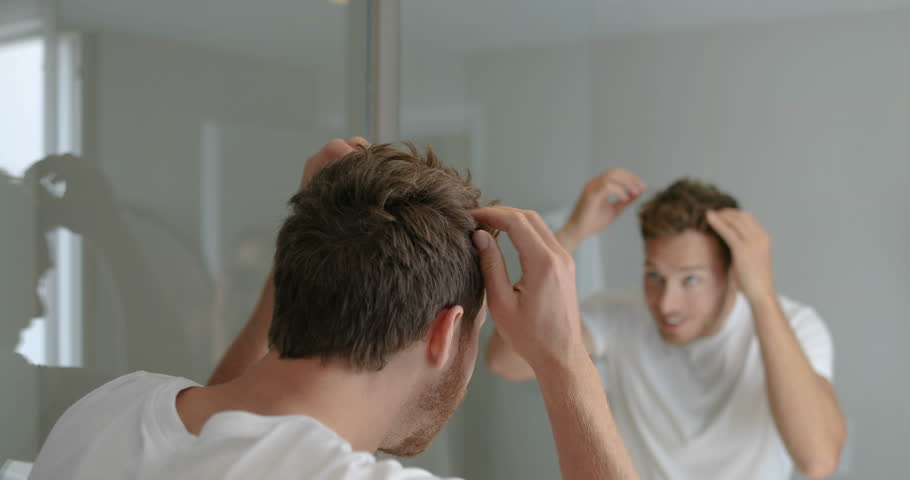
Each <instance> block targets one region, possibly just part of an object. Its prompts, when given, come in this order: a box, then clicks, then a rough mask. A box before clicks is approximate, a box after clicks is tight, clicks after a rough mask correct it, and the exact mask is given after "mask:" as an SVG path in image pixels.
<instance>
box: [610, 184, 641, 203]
mask: <svg viewBox="0 0 910 480" xmlns="http://www.w3.org/2000/svg"><path fill="white" fill-rule="evenodd" d="M604 189H605V190H606V192H607V194H608V195H607V197H608V198H609V197H610V195H612V196H613V198H614V199H616V201H613V202H611V203H617V202H629V201H631V200H634V199H635V197H636V196H637V195H636V194H635V192H634V191H632V190H631V189H630V187H628V186H626V185H622V184H620V183H618V182H615V181H612V180H608V181H607V185H606V186H605V187H604Z"/></svg>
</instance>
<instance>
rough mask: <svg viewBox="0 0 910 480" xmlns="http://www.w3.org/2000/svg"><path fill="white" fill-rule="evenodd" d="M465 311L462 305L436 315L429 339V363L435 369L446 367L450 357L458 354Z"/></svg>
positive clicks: (443, 310)
mask: <svg viewBox="0 0 910 480" xmlns="http://www.w3.org/2000/svg"><path fill="white" fill-rule="evenodd" d="M463 316H464V309H463V308H461V305H455V306H454V307H449V308H444V309H442V310H440V311H439V313H437V314H436V318H435V319H433V323H432V324H431V325H430V331H429V333H428V337H427V352H426V354H427V356H426V358H427V362H429V363H430V365H431V366H432V367H433V368H438V369H441V368H443V367H445V366H446V364H447V363H448V361H449V357H451V356H454V355H455V354H456V352H458V344H459V342H460V341H461V320H462V317H463Z"/></svg>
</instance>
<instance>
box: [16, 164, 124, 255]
mask: <svg viewBox="0 0 910 480" xmlns="http://www.w3.org/2000/svg"><path fill="white" fill-rule="evenodd" d="M25 178H27V179H29V180H30V181H32V182H35V183H36V184H37V183H41V182H49V183H52V184H54V183H58V182H63V183H65V184H66V188H65V192H64V193H63V195H62V196H59V197H58V196H56V195H54V194H52V193H51V192H50V191H48V189H47V188H45V186H43V185H42V186H41V187H40V188H37V198H38V207H39V208H38V219H39V223H40V225H41V228H42V229H43V230H44V231H50V230H51V229H53V228H55V227H58V226H61V227H66V228H68V229H70V230H72V231H73V232H76V233H78V234H80V235H85V236H87V237H90V238H93V239H96V240H100V239H102V238H103V236H104V235H109V234H110V231H111V229H113V228H116V227H122V225H120V224H122V223H123V222H122V221H121V220H120V217H119V215H118V210H117V202H116V199H115V197H114V191H113V188H112V186H111V182H110V180H108V178H107V176H105V174H104V172H102V171H101V169H100V168H98V165H96V164H95V163H94V162H92V161H90V160H87V159H85V158H82V157H77V156H75V155H70V154H66V155H50V156H48V157H45V158H43V159H41V160H40V161H38V162H36V163H35V164H34V165H32V166H31V167H29V169H28V170H27V171H26V173H25Z"/></svg>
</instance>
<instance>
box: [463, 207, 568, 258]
mask: <svg viewBox="0 0 910 480" xmlns="http://www.w3.org/2000/svg"><path fill="white" fill-rule="evenodd" d="M471 214H472V215H473V216H474V218H475V219H477V221H478V222H480V223H482V224H484V225H489V226H491V227H493V228H496V229H499V230H501V231H503V232H506V233H507V234H508V235H509V239H511V240H512V244H513V245H515V249H516V250H518V259H519V260H520V262H521V269H522V271H523V272H524V273H527V272H528V271H529V270H531V269H533V266H534V265H535V263H536V262H537V261H539V260H541V259H543V258H546V257H547V256H549V255H551V248H550V247H549V245H547V243H546V242H544V240H543V239H542V238H541V237H540V234H539V233H538V232H537V229H536V228H534V226H533V225H532V224H531V222H530V220H528V218H527V216H526V215H525V214H524V213H523V212H522V211H521V210H518V209H517V208H511V207H501V206H496V207H481V208H476V209H473V210H471Z"/></svg>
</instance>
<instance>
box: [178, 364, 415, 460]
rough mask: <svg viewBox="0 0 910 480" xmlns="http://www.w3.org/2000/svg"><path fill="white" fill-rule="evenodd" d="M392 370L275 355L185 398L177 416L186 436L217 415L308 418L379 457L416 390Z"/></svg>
mask: <svg viewBox="0 0 910 480" xmlns="http://www.w3.org/2000/svg"><path fill="white" fill-rule="evenodd" d="M396 368H399V367H396V366H395V365H393V364H391V363H390V364H389V365H387V366H386V368H384V369H383V370H381V371H379V372H367V371H355V370H353V369H351V368H348V367H346V366H341V365H338V364H337V363H336V362H328V363H324V362H323V361H322V359H319V358H314V359H294V360H288V359H280V358H278V355H277V353H275V352H270V353H269V354H268V355H266V356H265V357H264V358H263V359H262V360H260V361H259V362H257V363H256V364H254V365H253V366H252V367H251V368H250V369H249V370H248V371H247V372H246V373H244V374H243V375H242V376H240V377H239V378H237V379H235V380H232V381H230V382H227V383H224V384H221V385H215V386H212V387H203V388H195V389H188V390H184V391H183V392H180V394H179V395H178V398H177V410H178V413H179V414H180V417H181V419H182V420H183V422H184V425H185V426H186V427H187V430H188V431H190V433H193V434H197V435H198V434H199V432H200V431H201V430H202V426H203V425H204V424H205V422H206V421H207V420H208V419H209V418H211V416H212V415H214V414H216V413H218V412H222V411H228V410H241V411H246V412H250V413H254V414H257V415H265V416H278V415H306V416H309V417H312V418H314V419H316V420H318V421H320V422H321V423H322V424H324V425H325V426H327V427H329V428H330V429H332V430H333V431H335V433H337V434H338V435H340V436H341V437H342V438H344V439H345V440H347V441H348V442H349V443H351V445H352V447H353V448H354V450H357V451H368V452H373V451H376V450H377V449H378V448H379V446H380V444H381V442H382V440H383V439H384V438H385V436H386V435H387V433H388V432H389V431H390V429H391V428H392V427H393V425H394V422H395V421H396V420H397V418H398V417H399V411H400V410H401V408H402V406H403V405H404V404H405V403H406V401H407V399H408V394H409V392H411V391H413V390H414V386H415V385H416V383H415V382H416V380H417V379H416V378H414V377H415V376H414V375H410V377H411V378H408V375H402V373H403V372H401V371H400V369H399V370H398V371H396Z"/></svg>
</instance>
